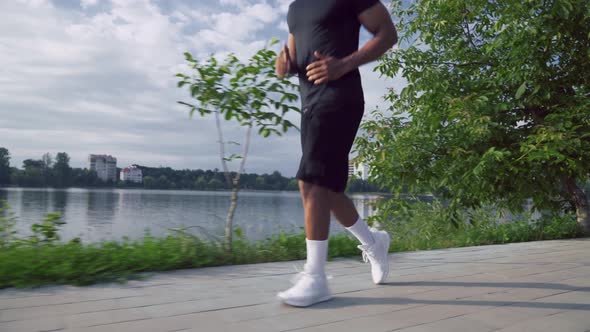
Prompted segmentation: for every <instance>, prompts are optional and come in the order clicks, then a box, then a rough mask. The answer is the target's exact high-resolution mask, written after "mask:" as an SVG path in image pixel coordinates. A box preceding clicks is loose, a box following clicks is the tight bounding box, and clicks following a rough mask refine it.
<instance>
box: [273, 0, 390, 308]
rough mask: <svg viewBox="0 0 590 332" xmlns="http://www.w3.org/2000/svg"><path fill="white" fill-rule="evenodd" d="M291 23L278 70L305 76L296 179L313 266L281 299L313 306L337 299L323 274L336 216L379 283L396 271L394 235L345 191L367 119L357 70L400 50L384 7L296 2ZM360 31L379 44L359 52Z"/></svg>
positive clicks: (369, 0) (330, 0) (358, 1)
mask: <svg viewBox="0 0 590 332" xmlns="http://www.w3.org/2000/svg"><path fill="white" fill-rule="evenodd" d="M287 22H288V25H289V39H288V46H287V45H284V46H283V50H282V52H281V54H280V55H279V56H278V58H277V60H276V71H277V75H278V76H279V77H283V76H285V75H288V74H296V75H298V76H299V88H300V93H301V100H302V114H301V145H302V150H303V156H302V158H301V163H300V165H299V170H298V172H297V178H298V179H299V189H300V191H301V197H302V200H303V207H304V209H305V232H306V238H307V239H306V248H307V262H306V264H305V267H304V271H303V272H301V273H300V274H299V275H298V276H297V278H296V282H295V285H294V286H293V287H291V288H290V289H288V290H286V291H284V292H281V293H279V294H278V297H279V299H281V300H282V301H283V302H284V303H286V304H289V305H293V306H300V307H306V306H310V305H312V304H314V303H318V302H322V301H327V300H329V299H331V297H332V296H331V293H330V290H329V288H328V283H327V279H326V274H325V268H324V267H325V264H326V259H327V253H328V236H329V232H330V212H331V213H333V214H334V216H335V217H336V218H337V219H338V221H339V222H340V223H341V224H342V225H343V226H344V227H346V229H347V230H349V231H350V232H351V233H352V234H353V235H354V236H355V237H356V238H357V239H358V240H359V241H360V243H361V245H359V248H360V249H361V250H362V251H363V258H365V261H367V260H368V261H370V263H371V270H372V276H373V282H374V283H376V284H380V283H383V282H384V281H385V280H386V278H387V274H388V272H389V264H388V255H387V254H388V250H389V242H390V238H389V235H388V234H387V232H385V231H378V230H376V229H373V228H371V229H370V228H369V227H368V226H367V224H366V222H365V221H364V220H362V219H361V218H360V217H359V214H358V213H357V211H356V208H355V206H354V204H353V203H352V201H351V200H350V199H349V198H348V197H347V196H346V195H345V194H344V190H345V188H346V183H347V180H348V154H349V153H350V149H351V147H352V144H353V142H354V139H355V136H356V133H357V130H358V127H359V124H360V122H361V118H362V116H363V113H364V96H363V89H362V85H361V77H360V73H359V70H358V67H359V66H361V65H363V64H366V63H368V62H371V61H374V60H376V59H377V58H379V57H380V56H381V55H383V54H384V53H385V52H386V51H387V50H388V49H390V48H391V47H392V46H393V45H394V44H395V43H397V32H396V30H395V26H394V24H393V22H392V21H391V17H390V15H389V12H388V10H387V8H385V6H384V5H383V4H382V3H381V2H380V1H379V0H296V1H294V2H293V3H291V5H290V7H289V13H288V17H287ZM361 25H362V26H364V27H365V28H366V29H367V30H368V31H369V32H371V33H372V35H373V38H372V39H371V40H369V41H368V42H367V43H366V44H365V45H364V46H363V47H362V48H361V49H359V48H358V46H359V32H360V27H361Z"/></svg>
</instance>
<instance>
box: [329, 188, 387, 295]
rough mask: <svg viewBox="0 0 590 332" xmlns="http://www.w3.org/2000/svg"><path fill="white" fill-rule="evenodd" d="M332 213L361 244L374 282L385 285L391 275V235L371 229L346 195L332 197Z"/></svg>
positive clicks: (336, 194) (338, 194)
mask: <svg viewBox="0 0 590 332" xmlns="http://www.w3.org/2000/svg"><path fill="white" fill-rule="evenodd" d="M331 211H332V213H333V214H334V216H335V217H336V219H338V221H339V222H340V224H342V226H344V227H345V228H346V229H347V230H348V231H349V232H351V233H352V234H353V235H354V236H355V237H356V238H357V239H358V240H359V241H360V242H361V245H360V246H359V249H361V250H362V251H363V258H364V259H365V261H370V263H371V274H372V277H373V282H374V283H376V284H380V283H383V282H384V281H385V280H386V279H387V275H388V274H389V257H388V253H389V243H390V237H389V234H387V232H385V231H379V230H377V229H369V227H368V226H367V223H366V222H365V221H364V220H363V219H362V218H360V216H359V214H358V212H357V211H356V207H355V206H354V204H353V203H352V201H351V200H350V198H348V196H346V194H344V193H335V194H334V196H333V197H332V204H331Z"/></svg>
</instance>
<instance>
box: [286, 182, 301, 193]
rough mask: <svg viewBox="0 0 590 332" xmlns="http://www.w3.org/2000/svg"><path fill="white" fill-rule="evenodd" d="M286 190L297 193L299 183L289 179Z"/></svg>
mask: <svg viewBox="0 0 590 332" xmlns="http://www.w3.org/2000/svg"><path fill="white" fill-rule="evenodd" d="M287 190H292V191H297V190H299V181H298V180H297V179H291V180H290V181H289V184H288V185H287Z"/></svg>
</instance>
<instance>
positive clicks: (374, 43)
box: [343, 2, 397, 71]
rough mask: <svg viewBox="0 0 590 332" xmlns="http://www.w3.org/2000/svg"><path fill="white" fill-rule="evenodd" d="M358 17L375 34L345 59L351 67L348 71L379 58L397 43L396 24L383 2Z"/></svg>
mask: <svg viewBox="0 0 590 332" xmlns="http://www.w3.org/2000/svg"><path fill="white" fill-rule="evenodd" d="M358 19H359V21H360V22H361V24H362V25H363V26H364V27H365V28H366V29H367V30H369V32H371V33H372V34H373V38H372V39H371V40H369V41H368V42H367V43H366V44H365V45H364V46H363V47H362V48H361V49H360V50H358V51H357V52H354V53H352V54H351V55H349V56H347V57H346V58H344V59H343V60H344V62H345V63H346V64H347V67H349V70H348V71H351V70H354V69H356V68H358V67H360V66H362V65H364V64H366V63H369V62H371V61H375V60H377V59H378V58H379V57H380V56H382V55H383V54H385V52H387V50H388V49H390V48H391V47H392V46H393V45H395V44H396V43H397V31H396V29H395V25H394V24H393V22H392V21H391V16H389V12H388V11H387V8H385V6H384V5H383V4H382V3H381V2H379V3H377V4H375V5H374V6H372V7H370V8H369V9H367V10H365V11H364V12H362V13H361V14H360V15H359V17H358Z"/></svg>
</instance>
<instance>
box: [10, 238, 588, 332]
mask: <svg viewBox="0 0 590 332" xmlns="http://www.w3.org/2000/svg"><path fill="white" fill-rule="evenodd" d="M390 260H391V262H392V271H391V272H392V273H391V276H390V283H389V284H387V285H382V286H375V285H373V284H372V283H371V281H370V276H369V266H368V265H366V264H362V263H361V262H360V261H359V260H358V259H339V260H336V261H333V262H330V263H329V265H328V272H329V273H330V274H332V275H333V279H332V280H331V285H332V291H333V292H334V293H335V298H334V300H332V301H330V302H326V303H323V304H320V305H317V306H314V307H311V308H304V309H300V308H291V307H288V306H285V305H282V304H280V303H278V302H277V301H276V300H275V294H276V292H277V291H279V290H282V289H284V288H286V287H288V286H289V281H288V280H289V277H290V275H292V274H293V266H294V265H299V266H301V264H302V263H301V262H287V263H269V264H259V265H244V266H233V267H219V268H207V269H195V270H184V271H176V272H170V273H159V274H156V275H154V276H152V277H151V278H149V279H147V280H144V281H132V282H130V283H128V284H124V285H119V284H115V285H111V284H109V285H98V286H92V287H84V288H77V287H69V286H67V287H61V286H60V287H44V288H41V289H37V290H14V289H8V290H0V331H1V332H12V331H18V332H21V331H84V332H95V331H96V332H98V331H101V332H102V331H108V332H119V331H121V332H126V331H130V332H134V331H141V332H149V331H158V332H160V331H161V332H168V331H203V332H216V331H239V332H248V331H252V332H264V331H304V332H312V331H313V332H317V331H338V332H347V331H354V332H373V331H374V332H382V331H403V332H418V331H466V332H478V331H503V332H508V331H551V332H565V331H580V332H586V331H590V239H585V240H567V241H547V242H531V243H521V244H509V245H499V246H485V247H472V248H460V249H448V250H436V251H425V252H412V253H400V254H393V255H391V256H390Z"/></svg>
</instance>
